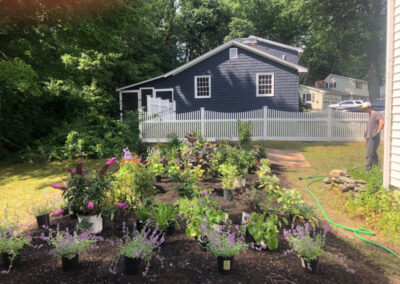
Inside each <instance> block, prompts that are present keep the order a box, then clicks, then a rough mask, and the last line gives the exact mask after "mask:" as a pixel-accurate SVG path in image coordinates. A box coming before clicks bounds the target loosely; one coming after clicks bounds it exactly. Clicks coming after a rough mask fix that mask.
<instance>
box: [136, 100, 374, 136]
mask: <svg viewBox="0 0 400 284" xmlns="http://www.w3.org/2000/svg"><path fill="white" fill-rule="evenodd" d="M141 117H142V119H141V123H140V130H141V136H142V139H143V140H144V141H145V142H167V141H168V135H170V134H176V135H177V136H178V138H184V137H185V135H186V134H187V133H189V132H198V133H201V135H202V136H203V137H204V138H205V140H207V141H216V140H223V139H230V140H236V141H237V140H239V137H238V133H239V131H238V130H239V128H240V125H241V123H238V122H239V121H240V122H242V123H243V122H246V123H247V124H248V125H249V127H250V128H251V136H252V140H279V141H361V140H364V130H365V127H366V124H367V121H368V114H367V113H356V112H353V113H352V112H339V111H332V110H331V109H328V110H326V111H321V112H286V111H278V110H273V109H269V108H267V107H264V108H263V109H258V110H252V111H247V112H240V113H224V112H214V111H208V110H205V109H204V108H200V110H197V111H193V112H188V113H178V114H176V113H171V112H164V113H159V114H156V115H154V114H148V113H146V112H143V113H142V114H141Z"/></svg>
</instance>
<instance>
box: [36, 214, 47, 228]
mask: <svg viewBox="0 0 400 284" xmlns="http://www.w3.org/2000/svg"><path fill="white" fill-rule="evenodd" d="M36 221H37V224H38V228H39V229H41V228H42V227H43V225H46V226H50V216H49V214H44V215H40V216H36Z"/></svg>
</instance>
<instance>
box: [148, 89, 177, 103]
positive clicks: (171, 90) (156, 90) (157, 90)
mask: <svg viewBox="0 0 400 284" xmlns="http://www.w3.org/2000/svg"><path fill="white" fill-rule="evenodd" d="M157 92H172V101H174V89H172V88H168V89H154V94H153V98H155V97H156V93H157Z"/></svg>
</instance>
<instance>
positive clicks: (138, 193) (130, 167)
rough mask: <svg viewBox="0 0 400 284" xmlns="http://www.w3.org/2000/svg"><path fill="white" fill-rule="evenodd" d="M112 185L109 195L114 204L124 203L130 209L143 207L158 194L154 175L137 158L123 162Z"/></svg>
mask: <svg viewBox="0 0 400 284" xmlns="http://www.w3.org/2000/svg"><path fill="white" fill-rule="evenodd" d="M111 185H112V187H111V190H110V191H109V195H110V197H111V199H112V200H113V203H114V204H116V203H117V202H124V203H126V204H127V206H128V207H137V206H141V204H143V202H144V200H146V199H148V198H151V197H152V196H153V195H154V194H155V192H156V191H155V187H154V176H153V174H152V173H151V172H150V170H149V169H148V168H147V167H146V166H145V165H144V164H142V163H140V162H139V160H138V159H137V158H132V159H123V160H122V162H121V165H120V168H119V170H118V172H116V173H114V174H113V181H112V182H111Z"/></svg>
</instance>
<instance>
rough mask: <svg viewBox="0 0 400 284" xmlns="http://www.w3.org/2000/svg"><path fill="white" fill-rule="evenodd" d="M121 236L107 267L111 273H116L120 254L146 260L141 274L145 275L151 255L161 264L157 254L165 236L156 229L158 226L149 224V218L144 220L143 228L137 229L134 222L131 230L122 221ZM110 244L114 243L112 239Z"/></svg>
mask: <svg viewBox="0 0 400 284" xmlns="http://www.w3.org/2000/svg"><path fill="white" fill-rule="evenodd" d="M122 232H123V235H124V236H123V238H122V239H118V241H117V243H119V251H118V253H117V255H116V257H115V259H114V261H113V262H112V264H111V267H110V268H109V271H110V272H111V273H113V274H115V273H116V265H117V263H118V260H119V258H120V257H121V256H125V257H129V258H139V259H141V260H143V261H145V262H146V269H145V271H144V272H143V275H146V274H147V272H148V271H149V267H150V261H151V260H152V259H153V257H156V258H157V259H158V260H159V261H160V262H161V265H163V262H162V260H161V258H160V257H159V256H158V252H159V250H160V247H161V244H162V243H164V242H165V236H164V233H163V232H162V231H159V230H158V226H157V225H156V227H155V228H152V227H151V226H150V220H149V219H148V220H146V222H145V224H144V226H143V228H142V229H141V230H140V231H139V230H138V229H137V227H136V223H134V224H133V229H132V231H129V228H128V227H127V226H126V223H125V222H123V223H122ZM112 244H115V242H114V241H113V242H112Z"/></svg>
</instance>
